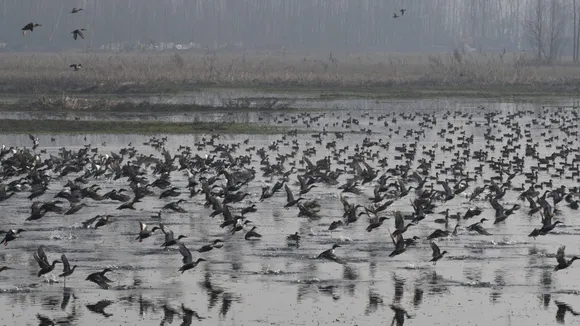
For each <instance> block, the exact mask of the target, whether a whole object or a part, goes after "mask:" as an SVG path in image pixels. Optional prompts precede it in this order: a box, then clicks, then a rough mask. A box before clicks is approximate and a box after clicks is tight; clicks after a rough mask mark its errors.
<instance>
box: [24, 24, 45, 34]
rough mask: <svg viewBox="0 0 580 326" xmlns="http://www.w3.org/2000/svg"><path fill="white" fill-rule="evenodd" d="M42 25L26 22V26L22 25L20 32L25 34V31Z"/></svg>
mask: <svg viewBox="0 0 580 326" xmlns="http://www.w3.org/2000/svg"><path fill="white" fill-rule="evenodd" d="M40 26H42V25H40V24H38V23H28V24H26V26H24V27H22V34H24V35H25V36H26V33H27V32H28V31H31V32H32V31H34V28H35V27H40Z"/></svg>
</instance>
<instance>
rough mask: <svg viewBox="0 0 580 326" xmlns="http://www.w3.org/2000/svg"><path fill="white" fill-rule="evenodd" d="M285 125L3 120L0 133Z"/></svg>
mask: <svg viewBox="0 0 580 326" xmlns="http://www.w3.org/2000/svg"><path fill="white" fill-rule="evenodd" d="M286 130H287V129H286V128H283V127H277V126H267V125H258V124H247V123H213V122H162V121H87V120H51V119H45V120H17V119H0V133H32V134H196V133H222V134H279V133H284V132H286Z"/></svg>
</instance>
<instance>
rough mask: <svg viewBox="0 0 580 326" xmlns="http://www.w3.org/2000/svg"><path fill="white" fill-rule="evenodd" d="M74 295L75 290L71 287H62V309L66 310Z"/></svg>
mask: <svg viewBox="0 0 580 326" xmlns="http://www.w3.org/2000/svg"><path fill="white" fill-rule="evenodd" d="M72 295H73V290H72V289H71V288H63V289H62V302H61V304H60V309H62V310H65V309H66V307H67V306H68V304H69V302H70V298H71V297H72Z"/></svg>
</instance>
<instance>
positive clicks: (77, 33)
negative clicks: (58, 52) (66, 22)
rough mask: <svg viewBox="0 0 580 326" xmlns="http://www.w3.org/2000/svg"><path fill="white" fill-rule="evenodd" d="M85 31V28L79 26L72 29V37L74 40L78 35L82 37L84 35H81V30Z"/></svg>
mask: <svg viewBox="0 0 580 326" xmlns="http://www.w3.org/2000/svg"><path fill="white" fill-rule="evenodd" d="M84 31H86V29H84V28H81V29H75V30H74V31H72V32H71V33H72V35H73V38H74V39H75V40H76V39H77V37H78V36H80V37H81V38H82V39H84V38H85V36H84V35H83V32H84Z"/></svg>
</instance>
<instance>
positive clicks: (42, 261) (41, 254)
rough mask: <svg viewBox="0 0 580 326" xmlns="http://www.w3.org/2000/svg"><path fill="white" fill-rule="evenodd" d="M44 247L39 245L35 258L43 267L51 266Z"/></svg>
mask: <svg viewBox="0 0 580 326" xmlns="http://www.w3.org/2000/svg"><path fill="white" fill-rule="evenodd" d="M42 248H43V246H40V247H38V250H37V251H36V252H35V253H34V255H33V257H34V260H36V262H37V263H38V266H40V268H41V269H44V268H46V267H48V266H49V263H48V258H46V254H45V253H44V250H43V249H42Z"/></svg>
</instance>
